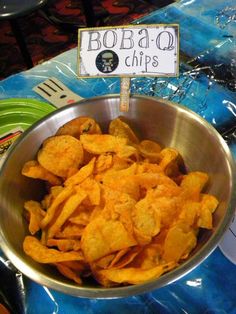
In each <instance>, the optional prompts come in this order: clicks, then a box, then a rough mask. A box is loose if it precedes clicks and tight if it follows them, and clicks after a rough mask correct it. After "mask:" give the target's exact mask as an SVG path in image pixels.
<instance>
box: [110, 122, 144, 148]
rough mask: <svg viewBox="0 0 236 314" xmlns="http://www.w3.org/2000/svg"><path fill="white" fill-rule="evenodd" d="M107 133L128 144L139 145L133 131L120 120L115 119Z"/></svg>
mask: <svg viewBox="0 0 236 314" xmlns="http://www.w3.org/2000/svg"><path fill="white" fill-rule="evenodd" d="M109 133H110V134H111V135H114V136H117V137H122V138H125V139H127V142H128V143H129V144H138V143H139V139H138V138H137V136H136V135H135V133H134V131H133V130H132V129H131V128H130V126H129V125H128V124H127V123H125V122H124V121H122V120H121V119H120V118H116V119H114V120H112V121H111V122H110V125H109Z"/></svg>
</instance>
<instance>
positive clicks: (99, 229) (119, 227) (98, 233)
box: [81, 217, 137, 262]
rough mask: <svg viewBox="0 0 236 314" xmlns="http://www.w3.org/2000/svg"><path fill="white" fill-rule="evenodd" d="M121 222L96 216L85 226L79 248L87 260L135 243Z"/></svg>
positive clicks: (91, 260)
mask: <svg viewBox="0 0 236 314" xmlns="http://www.w3.org/2000/svg"><path fill="white" fill-rule="evenodd" d="M136 244H137V242H136V241H135V239H134V238H133V236H132V235H131V234H129V233H128V232H127V231H126V229H125V227H124V226H123V224H122V223H121V222H120V221H116V220H106V219H105V218H103V217H97V218H95V219H94V220H92V221H91V222H90V223H89V224H88V225H87V227H86V228H85V230H84V232H83V235H82V238H81V249H82V251H83V253H84V256H85V259H86V261H87V262H93V261H96V260H98V259H99V258H101V257H103V256H106V255H109V254H111V253H113V252H116V251H119V250H122V249H125V248H128V247H131V246H134V245H136Z"/></svg>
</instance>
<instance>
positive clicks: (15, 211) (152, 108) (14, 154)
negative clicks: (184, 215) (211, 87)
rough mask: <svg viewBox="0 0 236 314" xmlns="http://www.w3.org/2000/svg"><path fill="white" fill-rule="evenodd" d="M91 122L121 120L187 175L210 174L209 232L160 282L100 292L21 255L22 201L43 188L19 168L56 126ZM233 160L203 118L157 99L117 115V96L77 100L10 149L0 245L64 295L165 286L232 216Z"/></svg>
mask: <svg viewBox="0 0 236 314" xmlns="http://www.w3.org/2000/svg"><path fill="white" fill-rule="evenodd" d="M80 115H89V116H91V117H93V118H94V119H96V121H97V122H98V123H99V124H100V125H101V127H102V129H103V130H104V131H106V130H107V127H108V125H109V122H110V121H111V120H112V119H114V118H116V117H118V116H124V118H125V119H126V121H127V122H128V123H129V125H130V126H131V127H132V128H133V129H134V130H135V131H136V133H137V135H138V136H139V138H140V139H153V140H157V141H158V142H160V143H161V144H162V145H164V146H172V147H175V148H176V149H178V150H179V152H180V153H181V154H182V156H183V158H184V161H185V164H186V167H187V169H188V170H200V171H205V172H207V173H208V174H209V175H210V184H209V187H208V191H209V192H210V193H212V194H214V195H215V196H216V197H217V198H218V199H219V200H220V205H219V207H218V209H217V211H216V212H215V214H214V228H213V230H211V231H204V232H201V233H200V237H199V241H198V245H197V247H196V249H195V250H194V252H193V254H192V257H191V258H190V259H189V260H188V261H186V262H185V263H184V264H183V265H182V266H181V267H179V268H177V269H176V270H174V271H172V272H170V273H167V274H165V275H164V276H162V277H161V278H160V279H158V280H155V281H153V282H150V283H146V284H143V285H138V286H129V287H120V288H112V289H103V288H98V287H96V285H95V283H93V282H90V283H87V285H85V286H83V287H78V286H77V285H75V284H73V283H70V282H68V281H67V280H66V279H63V278H62V276H60V275H58V274H57V272H56V271H54V270H53V269H52V268H51V267H50V266H45V265H40V264H38V263H35V262H34V261H32V260H31V259H30V258H28V257H27V256H26V255H25V254H24V252H23V250H22V242H23V239H24V237H25V235H26V234H27V233H28V232H27V227H26V224H25V220H24V218H23V217H22V210H23V203H24V201H25V200H29V199H34V200H40V199H41V198H42V195H43V191H44V190H43V185H42V184H41V183H40V182H38V181H34V180H30V179H28V178H25V177H23V176H22V175H21V169H22V166H23V164H24V163H25V162H26V161H28V160H30V159H33V158H35V156H36V153H37V151H38V149H39V147H40V145H41V143H42V142H43V140H44V139H45V138H47V137H49V136H51V135H53V134H54V133H55V132H56V130H57V129H58V127H59V126H61V125H63V124H64V123H66V122H67V121H69V120H71V119H73V118H75V117H77V116H80ZM232 186H233V161H232V157H231V155H230V152H229V149H228V147H227V145H226V144H225V142H224V141H223V140H222V138H221V137H220V136H219V135H218V133H217V132H216V131H215V130H214V129H213V127H211V126H209V124H207V123H206V122H205V121H204V120H203V119H202V118H200V117H199V116H197V115H195V114H194V113H192V112H191V111H188V110H186V109H184V108H183V107H181V106H178V105H174V104H171V103H168V102H166V101H163V100H161V99H157V98H151V97H142V96H134V97H132V98H131V101H130V110H129V112H128V113H121V112H120V111H119V96H109V97H99V98H94V99H90V100H85V101H82V102H80V103H78V104H74V105H71V106H68V107H65V108H62V109H60V110H57V111H56V112H54V113H52V114H50V115H49V116H47V117H46V118H45V119H43V120H41V121H40V122H38V123H36V124H35V125H34V126H33V127H31V128H30V129H29V130H28V131H26V132H25V133H24V134H23V136H21V138H20V140H19V141H18V143H17V145H15V146H14V147H13V148H12V149H11V151H10V153H9V155H8V159H7V161H6V162H5V164H4V165H3V167H2V170H1V177H0V195H1V204H0V206H1V208H0V230H1V231H0V232H1V245H2V248H3V251H4V252H5V254H6V255H7V256H8V257H9V258H10V259H11V260H12V262H13V264H15V266H16V267H17V268H18V269H19V270H20V271H22V272H23V273H24V274H26V275H27V276H29V277H30V278H31V279H33V280H35V281H37V282H39V283H40V284H44V285H46V286H49V287H51V288H54V289H57V290H60V291H62V292H64V293H69V294H72V295H78V296H82V297H120V296H128V295H133V294H139V293H142V292H145V291H148V290H151V289H154V288H158V287H161V286H163V285H165V284H167V283H170V282H172V281H174V280H176V279H177V278H179V277H180V276H182V275H183V274H185V273H186V272H188V271H190V270H191V269H192V268H193V267H195V266H196V265H198V264H199V263H200V261H201V260H203V259H204V258H205V257H206V256H207V255H208V254H209V253H210V252H211V251H212V250H213V249H214V248H215V246H216V245H217V243H218V242H219V240H220V238H221V236H222V235H223V233H224V231H225V230H226V229H227V226H228V225H229V223H230V220H231V217H232V215H233V205H232V206H231V207H230V206H229V203H230V201H231V202H232Z"/></svg>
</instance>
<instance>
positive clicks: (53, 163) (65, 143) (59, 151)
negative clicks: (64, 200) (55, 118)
mask: <svg viewBox="0 0 236 314" xmlns="http://www.w3.org/2000/svg"><path fill="white" fill-rule="evenodd" d="M83 156H84V153H83V147H82V145H81V143H80V141H79V140H77V139H76V138H74V137H73V136H70V135H59V136H52V137H50V138H48V139H46V140H45V141H44V142H43V146H42V148H41V149H40V150H39V152H38V155H37V159H38V162H39V163H40V165H41V166H43V167H44V168H45V169H47V170H48V171H50V172H52V173H53V174H55V175H56V176H58V177H63V178H66V177H67V175H68V173H69V171H70V169H71V168H75V169H78V168H79V166H80V165H81V163H82V162H83Z"/></svg>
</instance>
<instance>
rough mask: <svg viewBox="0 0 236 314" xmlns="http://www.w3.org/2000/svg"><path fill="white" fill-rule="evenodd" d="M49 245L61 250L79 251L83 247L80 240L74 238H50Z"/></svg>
mask: <svg viewBox="0 0 236 314" xmlns="http://www.w3.org/2000/svg"><path fill="white" fill-rule="evenodd" d="M47 246H49V247H52V246H56V247H58V249H59V251H63V252H67V251H78V250H79V249H80V247H81V245H80V241H78V240H73V239H48V240H47Z"/></svg>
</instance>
